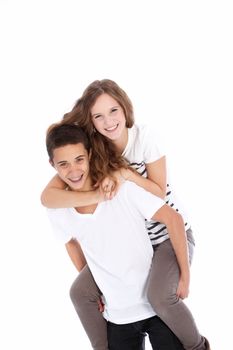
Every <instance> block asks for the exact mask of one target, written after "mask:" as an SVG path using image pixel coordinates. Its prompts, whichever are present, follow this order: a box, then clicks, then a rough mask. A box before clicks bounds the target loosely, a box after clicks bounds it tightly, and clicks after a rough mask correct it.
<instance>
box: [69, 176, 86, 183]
mask: <svg viewBox="0 0 233 350" xmlns="http://www.w3.org/2000/svg"><path fill="white" fill-rule="evenodd" d="M82 178H83V174H82V175H81V176H79V177H74V178H72V179H71V178H69V181H71V182H72V183H74V184H77V183H79V182H80V181H81V180H82Z"/></svg>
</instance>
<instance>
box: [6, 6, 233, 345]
mask: <svg viewBox="0 0 233 350" xmlns="http://www.w3.org/2000/svg"><path fill="white" fill-rule="evenodd" d="M232 18H233V11H232V8H231V1H224V0H221V1H215V0H212V1H206V0H201V1H200V0H196V1H188V0H183V1H166V0H164V1H149V0H144V1H136V0H134V1H129V0H128V1H127V0H124V1H123V0H118V1H111V0H108V1H107V0H98V1H94V0H93V1H91V0H86V1H78V0H77V1H69V0H66V1H65V0H64V1H62V0H61V1H59V0H57V1H49V0H47V1H24V0H21V1H16V0H15V1H11V0H9V1H7V0H5V1H4V0H0V36H1V38H0V39H1V54H0V60H1V62H0V88H1V94H0V100H1V102H0V113H1V124H0V130H1V137H0V142H1V172H0V173H1V183H2V188H1V196H0V198H1V245H0V259H1V260H0V268H1V288H0V293H1V298H0V318H1V320H0V321H1V338H0V347H1V348H2V349H5V350H13V349H16V348H17V349H24V350H29V349H30V350H31V349H33V350H37V349H38V350H39V349H40V350H41V349H57V350H60V349H70V350H74V349H82V350H83V349H84V350H88V349H90V346H89V342H88V340H87V338H86V335H85V333H84V331H83V329H82V327H81V325H80V323H79V320H78V318H77V316H76V314H75V312H74V310H73V307H72V305H71V302H70V300H69V295H68V292H69V287H70V285H71V283H72V281H73V279H74V278H75V276H76V271H75V269H74V267H73V265H72V264H71V262H70V260H69V258H68V256H67V254H66V252H65V249H64V247H63V246H60V245H59V244H58V243H57V241H55V239H54V237H53V235H52V232H51V228H50V225H49V223H48V221H47V217H46V212H45V210H44V208H43V207H42V206H41V204H40V198H39V197H40V192H41V190H42V188H43V187H44V185H45V184H46V182H47V181H48V180H49V178H50V177H51V176H52V175H53V173H54V172H53V170H52V168H50V166H49V164H48V160H47V154H46V150H45V144H44V141H45V131H46V128H47V127H48V125H49V124H50V123H52V122H54V121H57V120H59V119H60V118H61V117H62V115H63V114H64V113H65V112H67V111H69V110H70V109H71V107H72V106H73V104H74V102H75V100H76V99H77V98H78V97H79V96H80V95H81V94H82V91H83V89H84V88H85V87H86V86H87V85H88V84H89V83H90V82H92V81H93V80H95V79H102V78H110V79H113V80H115V81H116V82H117V83H118V84H119V85H120V86H121V87H122V88H123V89H124V90H125V91H126V92H127V93H128V95H129V96H130V98H131V100H132V102H133V104H134V108H135V116H136V120H137V121H138V122H145V123H149V124H151V125H152V124H153V125H154V126H155V127H156V128H157V131H158V135H159V138H160V141H161V142H162V144H163V146H164V147H165V149H166V153H167V160H168V164H169V169H170V173H171V174H172V180H173V184H174V185H175V186H176V189H177V192H178V194H179V197H180V198H181V199H182V201H183V202H184V203H185V205H186V208H187V210H188V212H189V214H190V217H191V222H192V227H193V230H194V234H195V238H196V253H195V257H194V262H193V266H192V283H191V293H190V297H189V299H188V300H187V303H188V305H189V306H190V308H191V309H192V312H193V314H194V316H195V318H196V321H197V323H198V325H199V328H200V330H201V331H202V333H203V334H205V335H206V336H207V337H208V338H209V339H210V341H211V344H212V349H213V350H220V349H221V350H224V349H229V347H230V344H231V343H232V341H231V338H232V335H231V323H232V322H231V321H229V317H232V311H233V309H232V302H231V298H232V283H231V279H232V277H231V276H232V273H231V271H230V265H231V264H232V262H231V260H232V241H233V240H232V224H231V218H232V204H231V202H232V186H231V181H232V178H233V174H232V155H231V153H230V152H231V151H232V149H233V145H232V126H230V119H232V115H233V113H232V112H233V108H232V97H233V68H232V67H233V65H232V62H233V49H232V43H233V41H232V39H233V37H232V36H233V34H232V33H233V24H232ZM149 348H150V347H149V345H148V349H149Z"/></svg>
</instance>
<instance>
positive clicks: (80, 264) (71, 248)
mask: <svg viewBox="0 0 233 350" xmlns="http://www.w3.org/2000/svg"><path fill="white" fill-rule="evenodd" d="M66 250H67V252H68V254H69V257H70V259H71V260H72V262H73V264H74V266H75V267H76V269H77V270H78V272H80V271H81V270H82V269H83V268H84V266H85V265H86V264H87V262H86V258H85V256H84V254H83V251H82V248H81V246H80V244H79V243H78V242H77V241H76V240H75V239H72V240H71V241H70V242H68V243H66Z"/></svg>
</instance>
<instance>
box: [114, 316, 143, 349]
mask: <svg viewBox="0 0 233 350" xmlns="http://www.w3.org/2000/svg"><path fill="white" fill-rule="evenodd" d="M141 322H142V321H139V322H134V323H127V324H115V323H112V322H108V326H107V328H108V346H109V350H144V349H145V333H144V332H143V331H142V329H141V328H142V324H141Z"/></svg>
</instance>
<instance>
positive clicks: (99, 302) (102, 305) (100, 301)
mask: <svg viewBox="0 0 233 350" xmlns="http://www.w3.org/2000/svg"><path fill="white" fill-rule="evenodd" d="M97 304H98V309H99V312H104V303H103V301H102V299H101V298H100V299H99V300H98V301H97Z"/></svg>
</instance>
